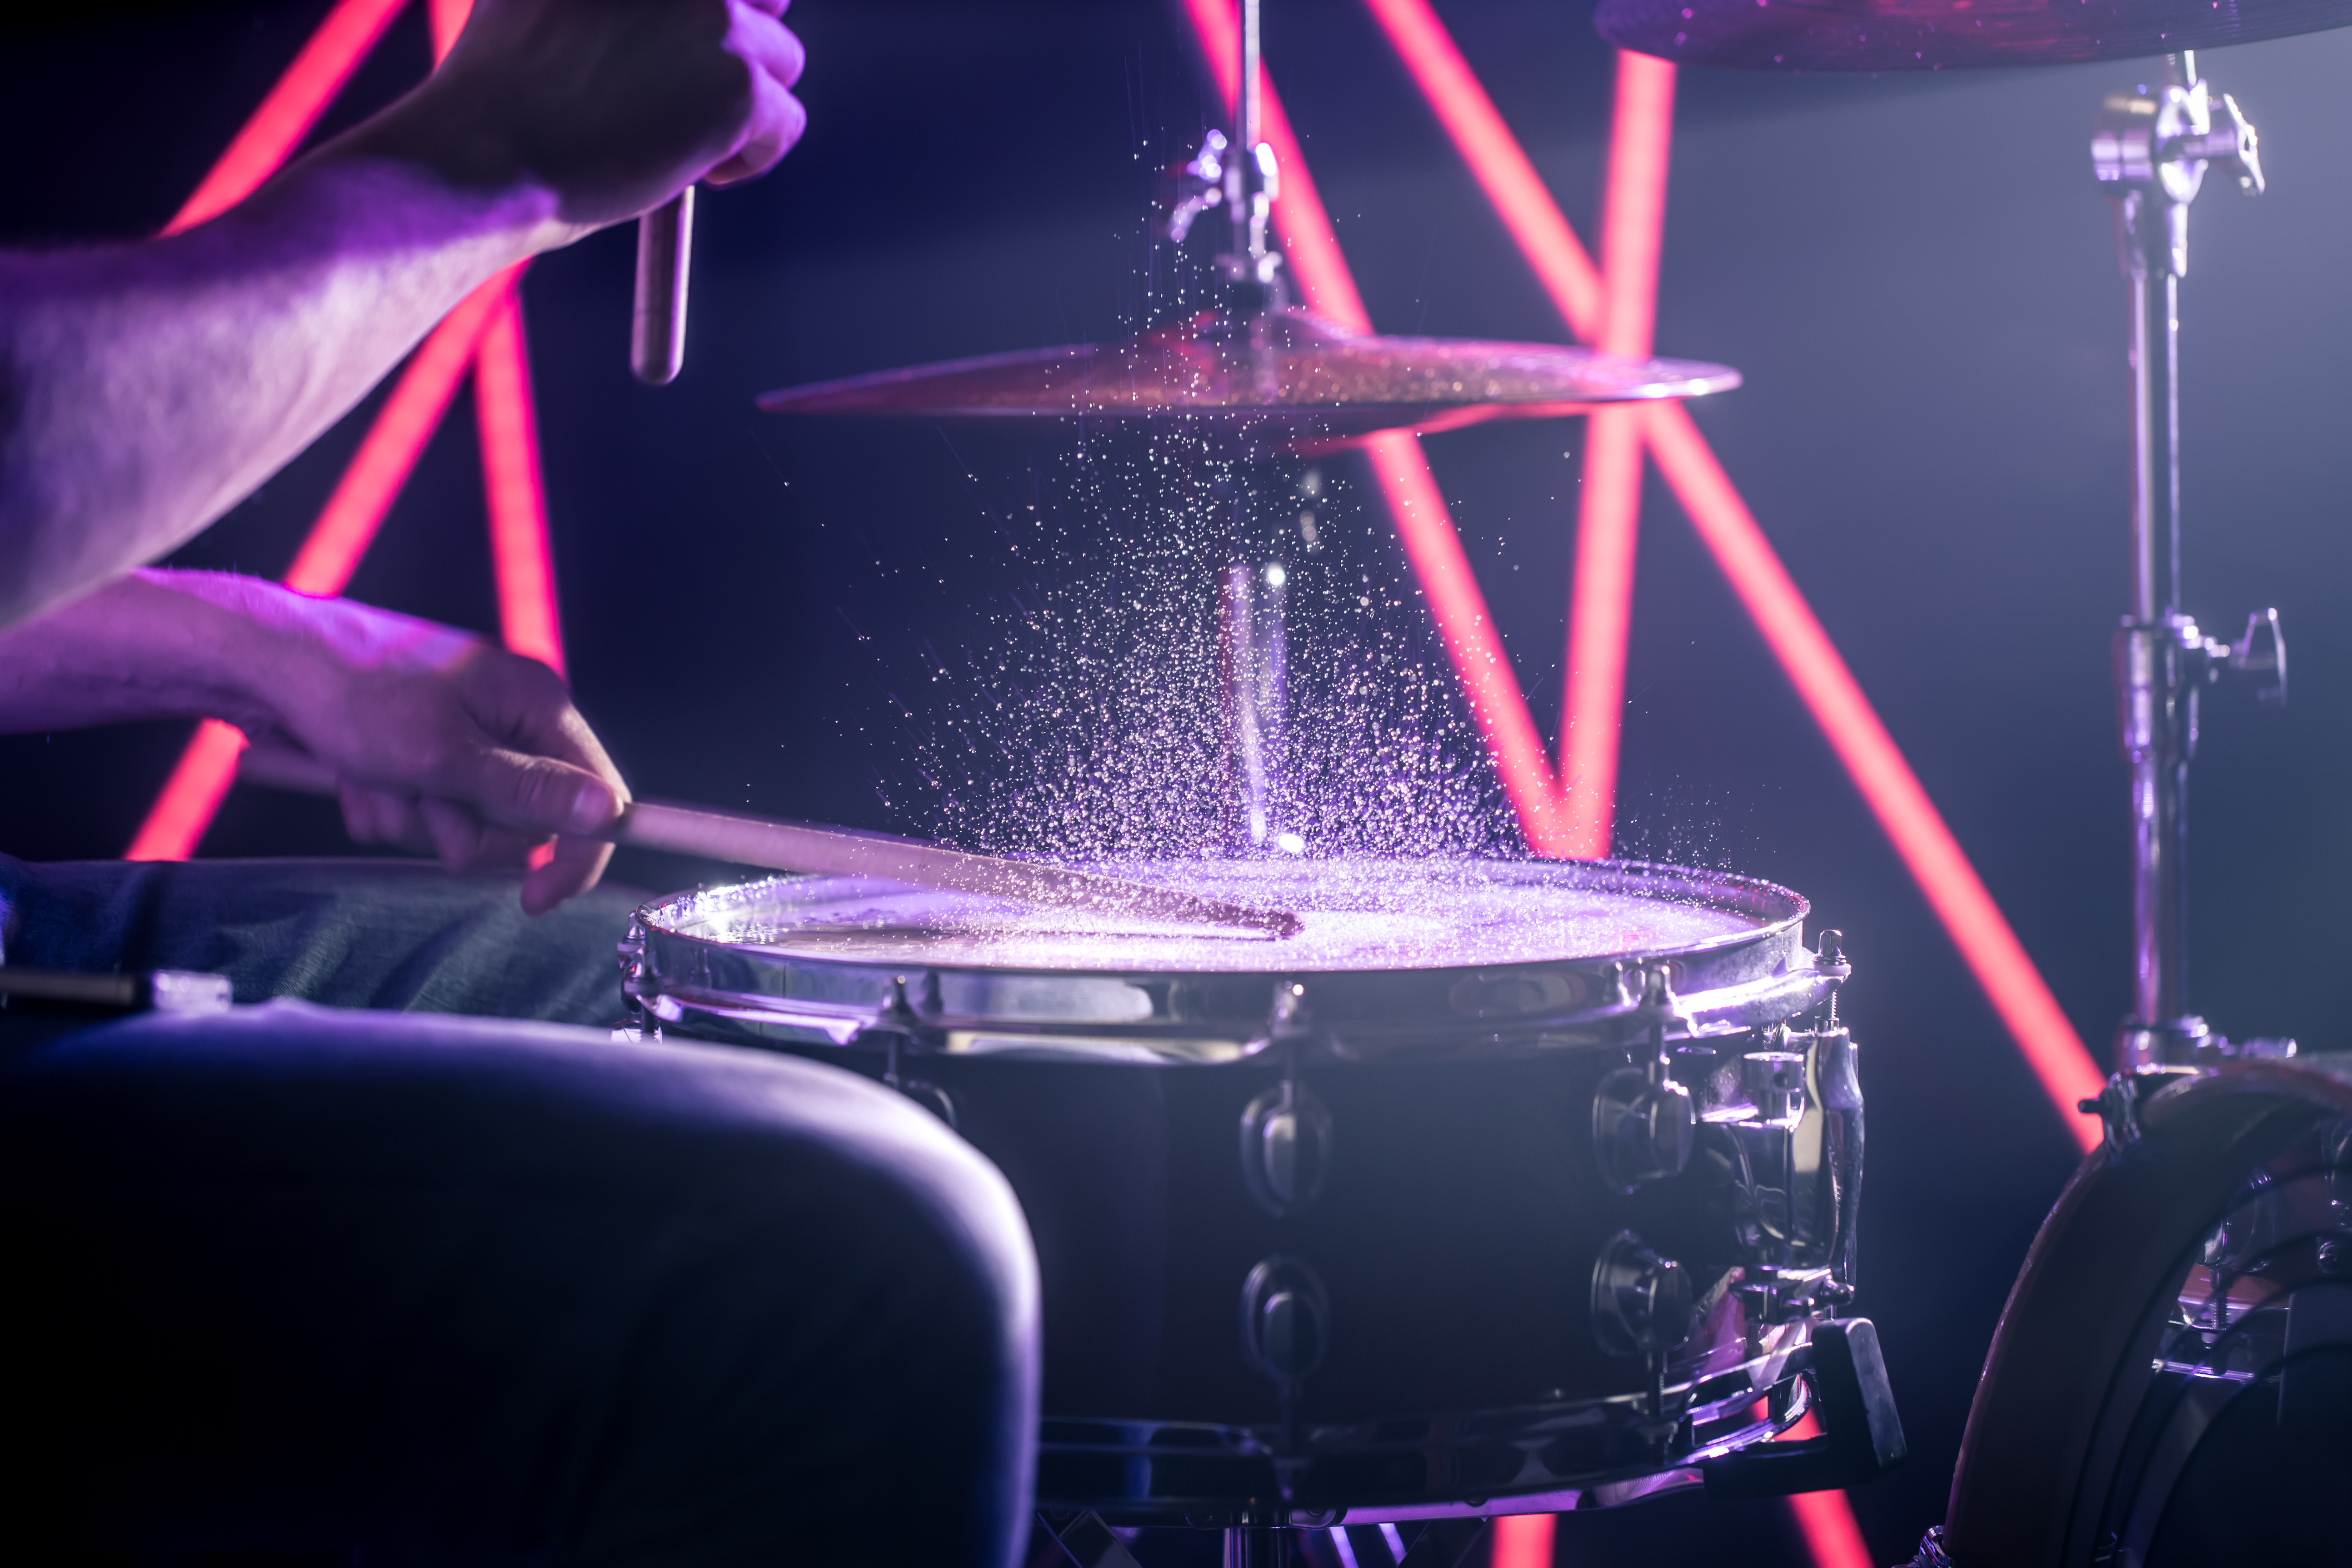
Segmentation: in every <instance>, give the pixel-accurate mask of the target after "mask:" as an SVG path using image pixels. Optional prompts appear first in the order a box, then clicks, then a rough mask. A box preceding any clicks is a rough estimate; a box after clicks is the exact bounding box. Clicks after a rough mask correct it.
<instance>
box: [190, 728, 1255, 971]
mask: <svg viewBox="0 0 2352 1568" xmlns="http://www.w3.org/2000/svg"><path fill="white" fill-rule="evenodd" d="M237 776H238V777H240V778H242V779H244V780H245V781H246V782H247V783H248V784H261V785H264V786H266V787H268V788H271V789H283V790H292V791H296V792H298V793H300V794H304V795H333V794H334V793H335V775H334V774H333V773H332V772H331V771H330V770H329V769H328V768H327V767H326V766H325V765H324V764H323V763H319V762H318V761H316V760H315V759H313V758H310V757H307V756H302V755H299V754H298V753H296V752H287V751H278V750H274V749H269V748H261V747H257V748H253V749H250V750H248V751H247V752H246V753H245V756H244V758H243V760H242V761H241V762H240V763H238V765H237ZM591 837H597V838H602V839H604V840H606V841H607V842H610V843H614V844H626V845H631V846H634V847H636V848H639V849H664V850H667V851H669V852H671V853H672V854H678V855H700V856H706V857H708V858H711V859H714V860H731V861H734V862H735V863H736V864H738V865H742V866H764V867H767V868H771V869H773V870H778V871H814V872H819V873H822V874H824V875H826V876H835V877H882V878H887V879H889V880H891V881H896V882H909V883H912V884H914V885H915V886H917V887H924V888H943V889H948V890H950V891H951V892H959V893H978V894H981V895H982V896H983V897H987V898H995V899H1006V900H1012V901H1013V902H1016V903H1026V904H1042V905H1045V906H1046V907H1048V908H1053V909H1072V910H1089V911H1092V912H1094V913H1096V914H1107V915H1125V916H1129V917H1132V918H1135V919H1140V920H1147V921H1168V922H1172V923H1176V924H1183V925H1220V926H1237V927H1240V928H1243V929H1244V930H1248V931H1263V932H1265V934H1266V935H1268V936H1274V937H1286V936H1296V935H1297V933H1298V930H1299V921H1298V917H1297V915H1294V914H1292V913H1290V912H1289V911H1287V910H1262V909H1257V908H1255V907H1253V906H1251V905H1248V904H1236V903H1230V902H1228V901H1226V900H1223V899H1212V898H1204V897H1202V895H1200V894H1197V893H1187V892H1184V891H1181V889H1175V888H1160V887H1154V886H1152V885H1151V884H1150V883H1148V882H1131V881H1129V880H1127V879H1124V878H1118V877H1104V876H1098V875H1097V874H1096V873H1094V872H1091V871H1077V870H1072V869H1071V868H1068V867H1066V866H1055V865H1052V864H1050V863H1047V862H1045V861H1040V860H1005V859H1000V858H997V857H995V856H992V855H968V854H966V853H964V852H963V851H962V850H960V849H943V848H941V847H939V846H938V845H936V844H925V843H922V842H921V841H920V840H918V839H912V838H896V837H891V836H890V835H888V834H884V833H859V832H855V831H853V830H851V829H849V828H845V827H818V826H811V825H809V824H806V823H800V822H779V821H776V820H775V819H773V818H772V817H764V816H740V815H738V814H736V813H733V812H724V811H711V810H709V809H707V808H705V807H702V806H695V805H666V804H664V803H662V802H659V801H649V800H641V801H637V802H635V804H633V805H630V806H629V807H628V808H627V809H626V810H625V811H624V812H623V813H622V814H621V820H620V821H619V822H617V823H615V824H614V825H613V826H612V827H610V828H608V829H607V830H605V831H604V832H603V833H599V834H594V835H592V836H591Z"/></svg>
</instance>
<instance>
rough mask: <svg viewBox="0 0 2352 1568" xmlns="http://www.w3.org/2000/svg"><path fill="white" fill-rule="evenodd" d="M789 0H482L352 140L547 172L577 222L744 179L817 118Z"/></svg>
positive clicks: (463, 170)
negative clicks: (700, 184) (809, 108)
mask: <svg viewBox="0 0 2352 1568" xmlns="http://www.w3.org/2000/svg"><path fill="white" fill-rule="evenodd" d="M785 3H786V0H476V3H475V5H474V9H473V14H472V16H470V17H469V18H468V20H467V23H466V30H465V32H464V33H463V34H461V35H460V36H459V37H458V39H457V45H456V47H454V48H452V49H451V50H450V53H449V58H447V59H446V61H444V62H443V63H442V66H441V68H440V69H439V70H437V71H436V72H435V73H434V74H433V76H432V77H431V78H430V79H427V80H426V81H425V84H424V85H423V86H421V87H419V88H418V89H416V90H415V92H413V93H411V94H410V95H409V96H408V97H407V98H406V99H404V100H402V101H401V102H400V103H398V104H395V105H394V107H393V108H391V109H389V110H386V111H385V112H384V113H383V115H382V116H380V117H379V118H378V120H377V121H374V122H373V123H372V124H371V125H370V126H367V127H363V128H362V129H361V130H360V131H358V132H354V133H353V134H352V136H351V137H350V138H348V139H346V140H347V143H348V144H347V145H346V146H345V147H344V148H343V149H342V150H343V151H346V152H361V153H389V154H391V155H394V156H400V157H411V158H415V159H417V160H418V161H420V162H422V163H426V164H428V165H430V166H432V167H434V168H435V169H436V170H437V171H439V172H441V173H443V174H446V175H448V176H449V177H451V178H453V179H454V180H455V181H457V183H458V184H465V185H470V186H475V187H478V188H483V189H501V190H502V189H507V188H510V187H512V186H514V185H517V184H529V185H532V186H536V187H538V188H541V189H543V190H545V191H547V192H549V193H550V194H551V195H553V196H554V198H555V205H556V211H557V215H558V216H560V217H561V218H562V221H564V222H565V223H567V224H570V225H572V226H575V227H576V228H577V230H578V231H579V232H581V233H585V232H587V231H588V230H590V229H594V228H600V227H602V226H604V225H606V224H609V223H614V222H617V221H619V220H620V219H623V218H627V217H634V216H636V215H637V214H639V213H641V212H644V211H646V209H648V208H650V207H654V206H657V205H660V204H661V203H662V202H664V201H667V199H668V198H670V197H671V196H674V195H677V193H678V192H679V191H681V190H683V189H684V188H685V187H687V186H688V185H689V184H693V183H694V182H695V181H697V180H703V181H707V182H709V183H710V184H722V185H723V184H732V183H734V182H736V181H739V180H748V179H751V177H753V176H754V175H757V174H764V173H766V172H767V170H768V169H769V168H770V167H772V165H773V164H774V163H775V162H776V160H777V159H779V158H781V157H782V156H783V155H784V153H785V152H786V151H787V150H788V149H789V148H790V147H791V146H792V145H793V142H797V141H799V140H800V135H801V131H802V129H803V126H804V125H805V124H806V123H807V119H808V117H807V114H806V112H805V111H804V110H803V109H802V108H801V105H800V101H799V100H797V99H795V98H793V95H792V88H793V84H794V83H795V82H797V81H799V80H800V76H801V67H802V64H803V55H802V52H801V45H800V40H799V39H798V38H796V37H793V34H792V31H791V30H790V29H789V28H787V27H786V26H784V25H783V23H782V21H781V20H779V18H780V17H781V16H782V14H783V11H784V5H785Z"/></svg>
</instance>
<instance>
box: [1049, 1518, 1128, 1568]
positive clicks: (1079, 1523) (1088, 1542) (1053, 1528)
mask: <svg viewBox="0 0 2352 1568" xmlns="http://www.w3.org/2000/svg"><path fill="white" fill-rule="evenodd" d="M1037 1522H1038V1523H1039V1524H1041V1525H1044V1526H1045V1533H1046V1534H1048V1535H1050V1536H1052V1537H1053V1538H1054V1544H1055V1545H1056V1546H1058V1547H1060V1548H1061V1549H1062V1551H1063V1552H1064V1553H1065V1554H1066V1556H1068V1558H1069V1560H1070V1561H1071V1562H1072V1563H1075V1564H1076V1568H1139V1564H1138V1563H1136V1561H1135V1556H1134V1553H1132V1552H1129V1551H1128V1549H1127V1542H1123V1541H1121V1540H1120V1539H1119V1538H1118V1534H1117V1533H1116V1532H1115V1531H1112V1529H1111V1527H1110V1526H1109V1525H1108V1524H1105V1523H1104V1522H1103V1517H1102V1515H1100V1514H1098V1513H1097V1512H1096V1511H1095V1510H1092V1509H1087V1510H1086V1511H1085V1512H1083V1513H1075V1514H1055V1513H1047V1512H1045V1510H1042V1509H1041V1510H1038V1513H1037Z"/></svg>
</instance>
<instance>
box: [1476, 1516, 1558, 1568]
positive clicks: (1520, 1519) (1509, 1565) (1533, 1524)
mask: <svg viewBox="0 0 2352 1568" xmlns="http://www.w3.org/2000/svg"><path fill="white" fill-rule="evenodd" d="M1558 1530H1559V1520H1558V1519H1557V1518H1555V1517H1553V1516H1552V1515H1550V1514H1548V1513H1507V1514H1505V1515H1503V1517H1502V1518H1500V1519H1498V1520H1496V1521H1495V1544H1494V1547H1493V1549H1492V1550H1491V1552H1489V1553H1488V1556H1487V1562H1486V1568H1551V1564H1552V1537H1553V1535H1554V1533H1555V1532H1556V1531H1558Z"/></svg>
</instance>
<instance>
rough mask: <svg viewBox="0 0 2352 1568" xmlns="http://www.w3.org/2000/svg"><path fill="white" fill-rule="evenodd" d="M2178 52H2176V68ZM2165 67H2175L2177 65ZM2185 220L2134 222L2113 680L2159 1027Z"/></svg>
mask: <svg viewBox="0 0 2352 1568" xmlns="http://www.w3.org/2000/svg"><path fill="white" fill-rule="evenodd" d="M2178 59H2179V57H2178V56H2168V57H2167V58H2166V64H2167V66H2168V68H2171V67H2173V62H2174V61H2176V60H2178ZM2168 74H2178V73H2177V68H2175V69H2173V70H2168ZM2167 85H2168V86H2172V85H2181V86H2185V85H2187V84H2186V83H2168V84H2167ZM2188 218H2189V208H2188V205H2187V204H2185V203H2175V202H2172V201H2168V200H2159V199H2155V194H2154V193H2150V194H2149V195H2147V196H2145V197H2143V198H2142V199H2141V201H2140V202H2139V203H2138V204H2137V210H2135V211H2134V212H2132V213H2131V214H2130V215H2128V216H2126V220H2125V227H2126V237H2125V263H2126V269H2127V270H2126V276H2127V278H2128V279H2129V282H2130V292H2131V304H2132V320H2131V337H2132V342H2131V365H2132V447H2133V452H2132V550H2131V554H2132V614H2131V620H2130V621H2129V622H2128V623H2126V626H2125V627H2124V628H2123V629H2122V630H2120V631H2119V632H2118V633H2117V636H2116V679H2117V680H2118V682H2119V684H2120V689H2119V693H2118V695H2119V697H2120V699H2121V700H2122V702H2123V705H2124V708H2123V720H2122V722H2123V724H2124V750H2125V755H2126V759H2127V760H2128V761H2129V763H2130V764H2131V770H2132V782H2131V802H2132V805H2131V823H2132V971H2133V987H2132V1013H2133V1017H2134V1018H2135V1019H2137V1020H2143V1021H2146V1022H2147V1023H2151V1024H2154V1023H2164V1022H2170V1021H2172V1020H2175V1019H2179V1018H2181V1017H2183V1016H2185V1015H2186V1014H2187V1013H2188V1011H2189V1007H2188V981H2189V976H2188V952H2187V945H2188V922H2189V910H2188V886H2187V880H2188V879H2187V873H2188V849H2189V843H2188V835H2189V809H2188V808H2189V747H2190V746H2191V745H2193V744H2194V743H2195V739H2196V724H2197V715H2196V703H2197V693H2196V690H2195V689H2194V688H2193V687H2190V688H2189V689H2186V690H2184V689H2182V686H2183V682H2182V681H2181V679H2179V678H2180V675H2181V673H2182V672H2181V671H2180V670H2179V668H2177V666H2178V663H2179V661H2178V660H2177V659H2176V658H2173V657H2172V651H2173V650H2172V648H2171V647H2169V646H2168V645H2169V644H2170V643H2171V641H2172V638H2171V637H2168V636H2167V635H2166V633H2167V632H2168V630H2170V629H2171V627H2172V625H2173V623H2175V622H2177V621H2178V620H2179V616H2180V384H2179V369H2180V274H2179V271H2177V270H2175V269H2174V267H2173V264H2172V263H2173V259H2174V252H2175V247H2174V245H2173V243H2172V235H2173V233H2174V231H2175V230H2178V231H2179V234H2180V237H2181V238H2182V239H2183V240H2184V241H2185V240H2186V238H2187V229H2188ZM2180 248H2182V249H2185V248H2186V247H2185V245H2184V246H2182V247H2180Z"/></svg>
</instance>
